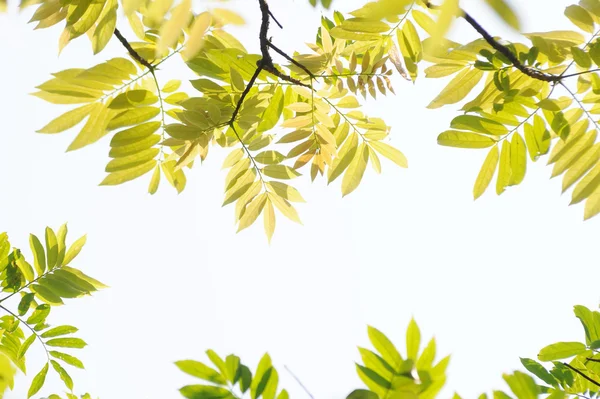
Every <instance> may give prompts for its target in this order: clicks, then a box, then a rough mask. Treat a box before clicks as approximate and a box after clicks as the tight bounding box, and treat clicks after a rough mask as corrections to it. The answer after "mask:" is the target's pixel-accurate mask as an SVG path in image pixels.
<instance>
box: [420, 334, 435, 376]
mask: <svg viewBox="0 0 600 399" xmlns="http://www.w3.org/2000/svg"><path fill="white" fill-rule="evenodd" d="M435 351H436V344H435V339H434V338H432V339H431V340H429V342H428V343H427V346H426V347H425V349H423V353H421V356H419V358H418V359H417V363H416V366H417V370H427V371H429V370H431V369H432V366H433V360H434V359H435Z"/></svg>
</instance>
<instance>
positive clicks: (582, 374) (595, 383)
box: [563, 362, 600, 387]
mask: <svg viewBox="0 0 600 399" xmlns="http://www.w3.org/2000/svg"><path fill="white" fill-rule="evenodd" d="M563 366H566V367H568V368H570V369H571V370H573V371H574V372H576V373H577V374H579V375H580V376H582V377H583V378H585V379H586V380H588V381H589V382H591V383H592V384H594V385H596V386H597V387H600V382H597V381H595V380H593V379H591V378H590V377H588V376H587V375H585V374H584V373H582V372H581V371H579V370H577V369H576V368H575V367H573V366H571V365H570V364H568V363H564V362H563Z"/></svg>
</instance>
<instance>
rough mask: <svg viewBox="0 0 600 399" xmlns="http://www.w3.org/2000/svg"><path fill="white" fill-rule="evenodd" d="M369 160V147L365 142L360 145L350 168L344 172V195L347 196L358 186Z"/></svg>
mask: <svg viewBox="0 0 600 399" xmlns="http://www.w3.org/2000/svg"><path fill="white" fill-rule="evenodd" d="M368 162H369V148H368V147H367V145H366V144H365V143H362V144H360V145H359V146H358V149H357V151H356V155H355V156H354V159H353V160H352V162H350V165H348V169H347V170H346V173H345V174H344V178H343V180H342V196H344V197H345V196H346V195H348V194H350V193H351V192H353V191H354V190H356V188H358V186H359V185H360V182H361V180H362V178H363V176H364V174H365V170H366V168H367V163H368Z"/></svg>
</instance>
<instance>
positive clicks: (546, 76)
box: [425, 1, 563, 82]
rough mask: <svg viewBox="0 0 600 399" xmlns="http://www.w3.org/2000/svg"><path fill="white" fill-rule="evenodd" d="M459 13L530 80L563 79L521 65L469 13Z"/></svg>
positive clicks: (431, 5) (429, 4)
mask: <svg viewBox="0 0 600 399" xmlns="http://www.w3.org/2000/svg"><path fill="white" fill-rule="evenodd" d="M425 5H427V7H428V8H430V9H437V8H439V7H438V6H434V5H433V4H431V3H430V2H429V1H425ZM460 12H461V16H462V17H463V19H464V20H465V21H467V23H468V24H469V25H471V26H472V27H473V28H474V29H475V30H476V31H477V33H479V34H480V35H481V37H483V38H484V39H485V41H486V42H487V43H488V44H489V45H490V46H492V48H494V49H495V50H496V51H498V52H499V53H500V54H502V55H503V56H505V57H506V58H507V59H508V60H509V61H510V62H511V63H512V64H513V65H514V67H515V68H517V69H518V70H519V71H521V72H522V73H524V74H525V75H527V76H529V77H530V78H533V79H537V80H541V81H544V82H558V81H560V80H561V79H562V78H563V77H562V76H559V75H551V74H547V73H544V72H542V71H539V70H537V69H534V68H530V67H527V66H525V65H523V64H522V63H521V61H520V60H519V58H518V57H517V56H516V55H515V54H514V53H513V52H512V51H511V50H510V49H509V48H508V47H506V46H505V45H503V44H500V43H499V42H498V41H497V40H496V39H494V37H493V36H492V35H490V34H489V33H488V32H487V31H486V30H485V29H483V27H482V26H481V25H480V24H479V23H478V22H477V21H476V20H475V19H474V18H473V17H472V16H471V15H470V14H469V13H467V12H466V11H464V10H462V9H461V10H460Z"/></svg>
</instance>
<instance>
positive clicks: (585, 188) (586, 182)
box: [571, 163, 600, 204]
mask: <svg viewBox="0 0 600 399" xmlns="http://www.w3.org/2000/svg"><path fill="white" fill-rule="evenodd" d="M598 187H600V163H599V164H596V166H595V167H594V168H593V169H592V170H591V171H589V172H588V174H587V175H585V176H584V177H583V179H581V181H580V182H579V183H577V185H576V186H575V188H574V189H573V195H572V199H571V204H577V203H579V202H581V201H583V200H584V199H586V198H588V197H589V196H590V195H592V194H593V193H594V192H595V191H596V189H597V188H598Z"/></svg>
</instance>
